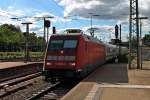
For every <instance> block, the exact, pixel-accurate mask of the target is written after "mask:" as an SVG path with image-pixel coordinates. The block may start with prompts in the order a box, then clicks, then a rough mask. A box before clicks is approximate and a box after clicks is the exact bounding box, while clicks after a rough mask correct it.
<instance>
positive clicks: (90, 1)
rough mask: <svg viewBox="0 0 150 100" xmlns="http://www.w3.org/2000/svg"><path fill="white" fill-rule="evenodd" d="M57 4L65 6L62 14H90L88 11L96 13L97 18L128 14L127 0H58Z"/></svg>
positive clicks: (110, 17) (82, 15)
mask: <svg viewBox="0 0 150 100" xmlns="http://www.w3.org/2000/svg"><path fill="white" fill-rule="evenodd" d="M57 2H58V4H59V5H61V6H64V7H65V11H64V16H68V15H79V16H81V17H88V18H89V16H91V15H90V14H89V13H93V14H98V15H100V16H98V17H97V18H99V19H117V18H122V17H124V16H121V17H120V15H123V14H128V13H129V9H128V5H129V4H128V0H114V1H113V2H112V0H59V1H57Z"/></svg>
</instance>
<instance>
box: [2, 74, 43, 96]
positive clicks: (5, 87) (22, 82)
mask: <svg viewBox="0 0 150 100" xmlns="http://www.w3.org/2000/svg"><path fill="white" fill-rule="evenodd" d="M39 76H41V72H38V73H35V74H31V75H28V76H24V77H19V78H16V79H12V80H9V81H5V82H3V83H1V84H0V98H2V97H5V96H7V95H10V94H12V93H13V92H16V91H19V90H21V89H23V88H26V86H29V85H32V83H33V79H34V78H37V77H39Z"/></svg>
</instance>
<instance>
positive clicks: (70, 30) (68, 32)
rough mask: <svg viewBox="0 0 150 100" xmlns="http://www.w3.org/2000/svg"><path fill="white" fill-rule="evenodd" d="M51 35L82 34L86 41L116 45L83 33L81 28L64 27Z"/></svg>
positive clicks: (108, 45) (107, 45) (110, 45)
mask: <svg viewBox="0 0 150 100" xmlns="http://www.w3.org/2000/svg"><path fill="white" fill-rule="evenodd" d="M52 36H83V37H84V39H85V40H86V41H92V42H95V43H100V44H103V45H105V46H106V47H116V45H112V44H109V43H105V42H102V41H101V40H99V39H97V38H95V37H92V36H89V35H87V34H84V32H83V31H82V30H81V29H66V30H65V31H63V32H62V33H61V34H53V35H52Z"/></svg>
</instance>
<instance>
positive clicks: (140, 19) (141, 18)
mask: <svg viewBox="0 0 150 100" xmlns="http://www.w3.org/2000/svg"><path fill="white" fill-rule="evenodd" d="M144 19H148V17H139V21H140V68H141V69H142V67H143V65H142V63H143V62H142V20H144Z"/></svg>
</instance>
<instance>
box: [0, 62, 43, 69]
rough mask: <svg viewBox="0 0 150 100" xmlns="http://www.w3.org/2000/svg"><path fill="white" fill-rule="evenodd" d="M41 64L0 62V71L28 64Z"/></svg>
mask: <svg viewBox="0 0 150 100" xmlns="http://www.w3.org/2000/svg"><path fill="white" fill-rule="evenodd" d="M34 63H41V62H27V63H25V62H0V69H6V68H13V67H19V66H23V65H28V64H34Z"/></svg>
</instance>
